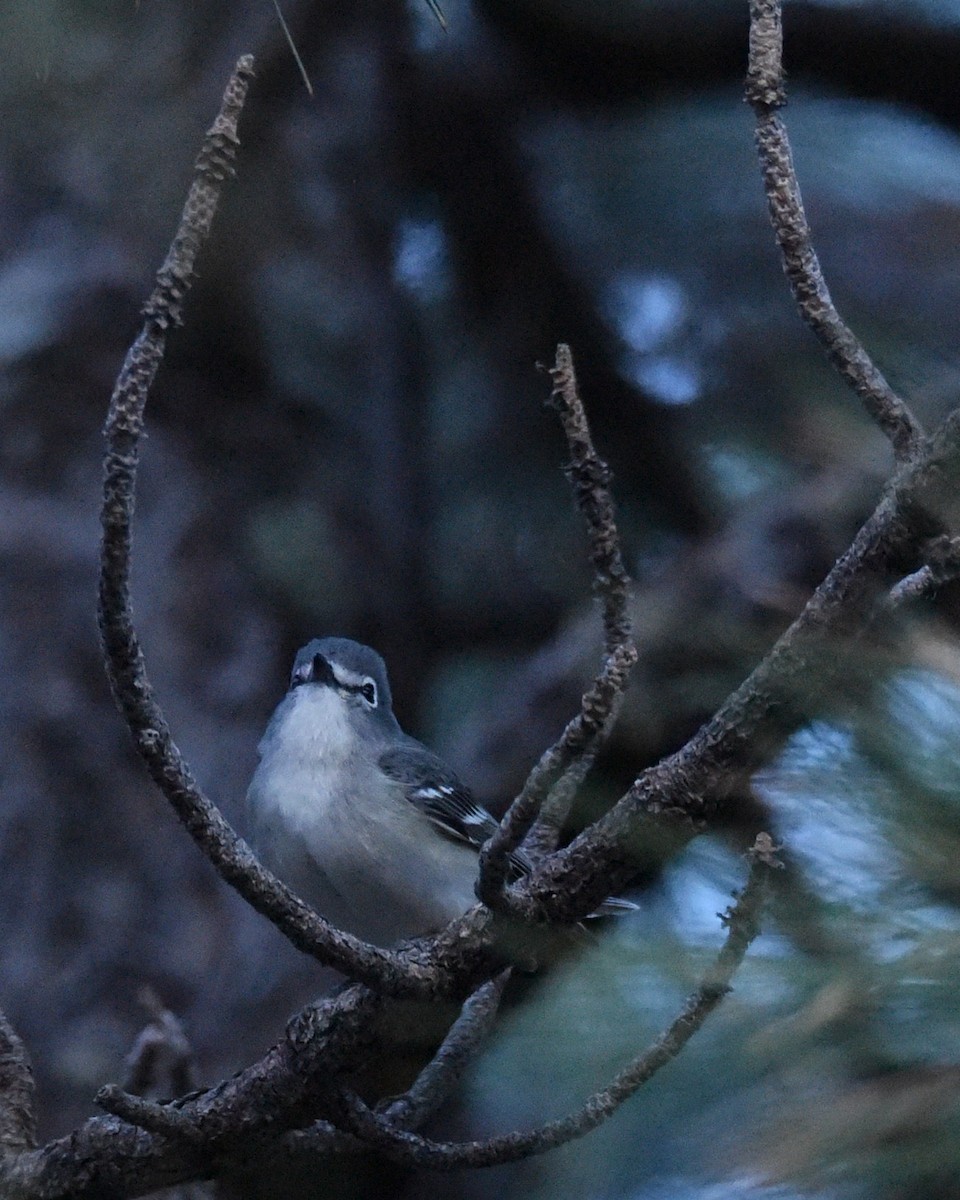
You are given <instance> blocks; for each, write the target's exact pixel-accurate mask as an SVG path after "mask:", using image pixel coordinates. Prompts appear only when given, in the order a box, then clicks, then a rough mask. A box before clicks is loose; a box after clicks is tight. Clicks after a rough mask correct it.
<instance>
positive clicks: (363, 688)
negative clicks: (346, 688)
mask: <svg viewBox="0 0 960 1200" xmlns="http://www.w3.org/2000/svg"><path fill="white" fill-rule="evenodd" d="M360 695H361V696H362V697H363V698H364V700H366V702H367V703H368V704H369V705H370V707H371V708H376V707H377V685H376V684H375V683H374V682H373V680H372V679H370V678H367V679H365V680H364V681H363V683H361V684H360Z"/></svg>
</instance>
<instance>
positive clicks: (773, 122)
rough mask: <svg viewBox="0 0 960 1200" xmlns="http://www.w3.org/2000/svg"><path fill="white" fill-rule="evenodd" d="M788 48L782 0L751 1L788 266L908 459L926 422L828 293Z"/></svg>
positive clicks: (754, 55) (772, 193) (854, 383)
mask: <svg viewBox="0 0 960 1200" xmlns="http://www.w3.org/2000/svg"><path fill="white" fill-rule="evenodd" d="M782 51H783V31H782V24H781V3H780V0H750V59H749V67H748V71H747V81H746V98H747V101H748V103H749V104H750V105H751V107H752V108H753V111H754V113H755V115H756V119H757V128H756V142H757V150H758V152H759V155H760V165H761V168H762V171H763V181H764V187H765V189H766V193H767V201H768V203H769V206H770V219H771V221H772V222H773V228H774V232H775V234H776V238H777V244H778V246H779V247H780V253H781V255H782V259H783V269H784V271H785V272H786V275H787V279H788V280H789V281H790V288H791V290H792V292H793V296H794V299H795V300H796V302H797V307H798V308H799V310H800V314H801V316H802V317H803V319H804V320H805V321H806V323H807V324H808V325H809V326H810V328H811V329H812V330H813V332H814V333H815V334H816V335H817V337H818V338H819V339H820V342H821V343H822V345H823V346H824V348H825V349H826V351H827V354H828V356H829V358H830V361H831V362H832V363H833V365H834V367H836V369H837V371H838V372H839V373H840V375H841V376H842V377H843V379H844V380H846V382H847V383H848V384H849V385H850V387H852V388H853V390H854V391H855V392H856V394H857V395H858V396H859V397H860V400H861V402H862V403H863V406H864V408H865V409H866V411H867V413H868V414H869V415H870V417H871V418H872V420H873V421H874V422H875V423H876V424H877V425H878V426H879V427H880V429H881V430H883V432H884V434H885V435H886V436H887V437H888V438H889V439H890V441H891V443H892V445H893V449H894V453H895V454H896V456H897V458H898V459H899V460H900V461H903V460H904V459H907V458H909V457H910V456H911V455H913V454H914V453H915V452H916V450H917V449H918V447H919V446H920V445H921V443H922V441H923V438H924V432H923V428H922V426H921V425H920V422H919V421H918V420H917V419H916V417H915V416H914V415H913V413H912V412H911V411H910V409H909V408H908V406H907V405H906V403H905V402H904V401H903V400H902V399H901V397H900V396H898V395H897V393H896V392H895V391H894V390H893V388H891V386H890V384H889V383H888V382H887V381H886V379H884V377H883V375H882V374H881V373H880V371H879V370H878V369H877V367H876V366H875V365H874V363H873V362H872V361H871V359H870V356H869V355H868V354H867V352H866V350H865V349H864V348H863V346H862V345H861V344H860V342H859V341H858V339H857V337H856V335H855V334H854V333H853V331H852V330H851V329H850V328H849V327H848V326H847V325H846V324H845V323H844V321H843V320H842V318H841V317H840V314H839V313H838V312H837V310H836V307H835V306H834V303H833V300H832V299H831V297H830V292H829V290H828V288H827V284H826V281H825V280H824V278H823V272H822V271H821V268H820V263H819V260H818V259H817V254H816V251H815V250H814V248H813V242H812V240H811V236H810V227H809V226H808V225H807V218H806V214H805V213H804V210H803V200H802V198H801V196H800V185H799V183H798V181H797V175H796V171H795V169H794V165H793V154H792V152H791V149H790V142H789V139H788V137H787V130H786V127H785V126H784V123H783V121H782V120H781V119H780V116H779V115H778V111H777V110H778V109H780V108H782V107H783V105H784V104H785V103H786V98H785V92H784V84H783V61H782Z"/></svg>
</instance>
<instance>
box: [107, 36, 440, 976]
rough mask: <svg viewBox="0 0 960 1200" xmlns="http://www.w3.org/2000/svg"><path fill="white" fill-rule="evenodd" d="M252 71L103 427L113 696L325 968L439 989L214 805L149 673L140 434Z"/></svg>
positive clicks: (240, 66) (193, 808)
mask: <svg viewBox="0 0 960 1200" xmlns="http://www.w3.org/2000/svg"><path fill="white" fill-rule="evenodd" d="M252 75H253V59H252V57H250V56H249V55H247V56H245V57H243V58H241V59H240V60H239V62H238V63H237V66H236V69H235V71H234V73H233V75H232V76H231V78H230V82H229V83H228V85H227V89H226V92H225V94H224V98H223V106H222V108H221V111H220V113H219V115H218V116H217V119H216V121H215V122H214V124H213V126H212V127H211V129H210V131H209V132H208V134H207V136H206V138H205V139H204V142H203V146H202V147H201V150H200V154H199V155H198V158H197V165H196V177H195V179H194V182H193V184H192V185H191V188H190V192H189V194H188V197H187V201H186V203H185V205H184V209H183V215H182V217H181V220H180V224H179V226H178V228H177V232H176V235H175V236H174V239H173V242H172V244H171V246H170V250H169V252H168V254H167V257H166V260H165V261H164V263H163V266H162V267H161V268H160V270H159V272H158V273H157V284H156V287H155V288H154V290H153V293H152V295H151V296H150V299H149V300H148V301H147V303H146V305H145V306H144V310H143V315H144V323H143V328H142V329H141V331H140V334H139V335H138V337H137V339H136V341H135V342H134V343H133V345H132V346H131V348H130V350H129V352H128V353H127V357H126V359H125V361H124V364H123V367H122V369H121V371H120V375H119V377H118V379H117V383H116V386H115V388H114V391H113V395H112V397H111V399H110V408H109V412H108V415H107V420H106V425H105V429H104V434H105V437H106V440H107V452H106V456H105V459H104V483H103V506H102V510H101V524H102V528H103V539H102V545H101V565H100V589H99V610H98V612H99V621H100V633H101V639H102V643H103V650H104V656H105V658H106V661H107V664H108V675H109V678H110V685H111V688H112V690H113V695H114V699H115V700H116V702H117V705H118V707H119V708H120V711H121V712H122V713H123V716H124V717H125V718H126V721H127V725H128V726H129V728H130V732H131V733H132V735H133V739H134V742H135V744H136V747H137V750H138V751H139V753H140V756H141V758H142V759H143V760H144V762H145V763H146V766H147V769H148V771H149V772H150V775H151V777H152V778H153V780H154V782H155V783H156V784H157V786H158V787H159V788H160V790H161V791H162V792H163V794H164V796H165V797H166V798H167V800H168V801H169V802H170V804H171V805H172V806H173V809H174V811H175V812H176V814H177V816H178V817H179V818H180V820H181V821H182V822H183V824H184V825H185V826H186V829H187V831H188V832H189V834H190V836H191V837H192V838H193V839H194V841H195V842H196V843H197V845H198V846H199V847H200V849H201V851H202V852H203V853H204V855H205V856H206V857H207V859H208V860H209V861H210V862H211V863H212V864H213V866H214V868H215V869H216V870H217V872H218V873H219V874H220V876H221V878H222V879H224V880H225V881H226V882H227V883H229V884H230V885H231V887H233V888H235V889H236V890H237V891H238V892H239V893H240V895H241V896H243V898H244V899H245V900H246V901H247V902H248V903H249V904H250V905H251V906H252V907H253V908H255V909H256V910H257V912H259V913H260V914H261V915H263V916H265V917H266V918H267V919H268V920H269V921H271V922H272V923H273V924H274V925H275V926H276V927H277V928H278V929H279V930H280V931H281V933H283V934H284V935H285V936H286V937H287V938H289V939H290V941H291V942H293V944H294V945H295V946H296V947H297V948H298V949H299V950H302V951H304V952H305V953H307V954H310V955H312V956H313V957H314V958H316V959H317V960H318V961H320V962H322V963H324V964H325V965H327V966H331V967H336V968H337V969H338V970H340V971H343V972H344V973H345V974H347V975H349V976H350V977H352V978H354V979H359V980H361V981H364V982H368V983H371V984H373V985H376V986H377V987H380V988H382V989H383V990H384V991H388V992H400V991H404V992H407V993H417V994H421V995H423V994H431V993H433V992H435V991H436V990H437V988H438V986H439V985H438V978H437V972H436V970H435V969H432V968H430V967H428V966H427V965H425V964H424V962H423V961H422V959H418V958H417V955H416V953H411V954H410V955H408V956H406V957H404V956H401V955H398V954H391V953H389V952H387V951H384V950H380V949H379V948H377V947H374V946H368V945H367V944H366V943H364V942H361V941H360V940H359V939H357V938H354V937H351V936H350V935H349V934H346V933H343V932H341V931H340V930H337V929H334V927H333V926H331V925H330V924H328V923H327V922H326V921H324V920H323V919H322V918H321V917H319V916H318V915H317V914H316V913H314V912H313V911H312V909H310V908H309V907H308V906H307V905H306V904H304V903H303V901H302V900H300V899H299V897H298V896H296V895H294V893H293V892H292V891H291V890H290V889H289V888H288V887H286V886H285V885H284V884H283V883H281V882H280V880H278V879H277V878H276V877H275V876H274V875H272V874H271V873H270V872H269V871H267V870H266V869H265V868H264V867H263V866H261V864H260V863H259V861H258V860H257V859H256V857H255V856H254V854H253V853H252V851H251V850H250V848H249V847H248V846H247V844H246V843H245V842H244V841H243V840H242V839H241V838H239V837H238V836H237V834H236V833H235V832H234V831H233V829H232V828H231V827H230V825H229V824H228V823H227V821H226V820H225V819H224V817H223V816H222V814H221V813H220V811H219V810H218V809H217V807H216V805H215V804H214V803H213V802H212V801H211V800H210V799H209V798H208V797H207V796H205V795H204V793H203V792H202V791H201V790H200V788H199V787H198V786H197V783H196V781H195V779H194V778H193V775H192V773H191V771H190V768H189V767H188V765H187V764H186V762H185V761H184V759H183V757H182V755H181V753H180V751H179V749H178V747H177V745H176V743H175V742H174V740H173V737H172V735H171V733H170V728H169V726H168V724H167V721H166V718H165V717H164V715H163V712H162V710H161V709H160V706H159V705H158V704H157V702H156V701H155V700H154V697H153V689H152V687H151V685H150V681H149V679H148V677H147V673H146V666H145V664H144V659H143V654H142V651H141V649H140V642H139V638H138V636H137V633H136V628H135V626H134V622H133V611H132V605H131V600H130V586H129V579H130V550H131V522H132V518H133V510H134V500H135V493H136V480H137V468H138V464H139V443H140V436H141V434H142V431H143V423H144V422H143V414H144V408H145V406H146V402H147V396H148V393H149V390H150V387H151V385H152V383H153V380H154V378H155V377H156V373H157V370H158V368H159V366H160V363H161V362H162V361H163V355H164V351H165V347H166V333H167V330H168V329H169V328H170V327H171V326H175V325H178V324H180V321H181V309H182V305H183V300H184V298H185V296H186V293H187V291H188V290H189V287H190V284H191V282H192V280H193V276H194V266H195V262H196V257H197V254H198V252H199V250H200V248H201V246H202V244H203V242H204V240H205V239H206V237H207V235H208V233H209V231H210V227H211V224H212V221H213V217H214V214H215V213H216V209H217V204H218V202H219V198H220V192H221V189H222V186H223V183H224V181H225V180H226V179H227V178H228V177H229V176H230V175H232V174H233V160H234V158H235V156H236V151H237V146H238V145H239V142H238V138H237V122H238V120H239V117H240V114H241V112H242V109H243V103H244V100H245V98H246V93H247V88H248V86H249V83H250V80H251V78H252Z"/></svg>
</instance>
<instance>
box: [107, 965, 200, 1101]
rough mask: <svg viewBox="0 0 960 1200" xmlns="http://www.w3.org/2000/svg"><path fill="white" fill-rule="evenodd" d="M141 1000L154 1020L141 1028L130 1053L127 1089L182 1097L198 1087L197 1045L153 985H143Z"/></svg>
mask: <svg viewBox="0 0 960 1200" xmlns="http://www.w3.org/2000/svg"><path fill="white" fill-rule="evenodd" d="M138 999H139V1001H140V1003H141V1005H142V1006H143V1007H144V1008H145V1009H146V1010H147V1012H148V1014H149V1016H150V1023H149V1024H148V1025H146V1026H145V1027H144V1028H143V1029H142V1030H141V1031H140V1033H139V1034H138V1036H137V1040H136V1041H135V1042H134V1044H133V1048H132V1049H131V1051H130V1054H129V1055H128V1056H127V1077H126V1079H125V1080H124V1083H123V1087H124V1089H125V1090H126V1091H128V1092H132V1093H133V1094H134V1095H135V1096H146V1095H147V1094H151V1095H156V1096H182V1095H183V1094H184V1092H190V1091H192V1090H193V1089H194V1088H195V1087H196V1080H195V1078H194V1064H193V1047H192V1046H191V1045H190V1041H189V1039H188V1038H187V1035H186V1032H185V1031H184V1028H183V1024H182V1022H181V1021H180V1019H179V1017H177V1016H176V1014H174V1013H172V1012H171V1011H170V1010H169V1009H168V1008H167V1007H166V1006H165V1005H164V1004H163V1003H162V1002H161V1001H160V998H159V996H157V994H156V993H155V992H154V991H153V989H152V988H149V987H145V988H142V989H141V991H140V995H139V997H138Z"/></svg>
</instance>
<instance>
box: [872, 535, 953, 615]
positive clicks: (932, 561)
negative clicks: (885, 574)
mask: <svg viewBox="0 0 960 1200" xmlns="http://www.w3.org/2000/svg"><path fill="white" fill-rule="evenodd" d="M924 556H925V557H926V559H927V561H926V563H925V564H924V565H923V566H922V567H921V568H920V569H919V570H918V571H914V572H913V574H911V575H907V576H906V578H904V579H901V580H900V582H899V583H897V584H895V585H894V586H893V587H892V588H891V589H890V593H889V595H888V596H887V607H888V608H890V609H896V608H902V607H903V606H904V605H905V604H908V603H910V602H911V601H916V600H927V599H929V598H930V597H931V596H934V595H935V594H936V593H937V592H938V591H939V590H940V588H942V587H943V585H944V584H945V583H950V582H951V581H952V580H954V579H956V578H957V577H958V576H960V538H956V537H939V538H934V539H933V540H932V541H931V542H930V543H929V545H928V546H927V548H926V550H925V553H924Z"/></svg>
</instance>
